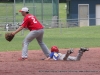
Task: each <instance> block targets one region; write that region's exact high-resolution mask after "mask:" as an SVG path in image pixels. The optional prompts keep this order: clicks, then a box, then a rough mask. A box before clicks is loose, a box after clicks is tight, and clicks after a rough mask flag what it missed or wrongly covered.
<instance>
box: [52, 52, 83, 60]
mask: <svg viewBox="0 0 100 75" xmlns="http://www.w3.org/2000/svg"><path fill="white" fill-rule="evenodd" d="M55 55H57V56H58V60H63V58H64V57H65V55H66V54H62V53H56V54H54V57H53V59H54V60H55V59H57V58H55V57H56V56H55ZM82 55H83V52H82V51H79V52H78V55H77V56H76V57H74V56H68V58H67V59H66V60H72V61H76V60H80V59H81V57H82Z"/></svg>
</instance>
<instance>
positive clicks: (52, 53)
mask: <svg viewBox="0 0 100 75" xmlns="http://www.w3.org/2000/svg"><path fill="white" fill-rule="evenodd" d="M53 55H54V52H51V53H50V56H49V57H48V58H46V59H45V60H52V58H53Z"/></svg>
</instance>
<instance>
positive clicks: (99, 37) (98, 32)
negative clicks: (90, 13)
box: [0, 26, 100, 51]
mask: <svg viewBox="0 0 100 75" xmlns="http://www.w3.org/2000/svg"><path fill="white" fill-rule="evenodd" d="M28 32H29V31H28V30H26V31H24V35H23V36H21V32H20V33H18V34H17V35H16V36H15V38H14V39H13V41H12V42H7V41H6V40H5V38H4V34H5V32H4V31H1V32H0V34H2V36H0V51H11V50H13V51H14V50H21V49H22V41H23V39H24V37H25V36H26V35H27V34H28ZM99 41H100V26H90V27H81V28H79V27H76V28H62V29H59V28H54V29H45V34H44V42H45V43H46V45H47V46H48V47H49V48H50V47H51V46H53V45H57V46H58V47H59V48H79V47H100V42H99ZM38 49H41V48H40V47H39V45H38V43H37V41H36V40H34V41H32V42H31V43H30V45H29V50H38Z"/></svg>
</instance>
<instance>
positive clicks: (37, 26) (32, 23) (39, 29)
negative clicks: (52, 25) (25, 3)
mask: <svg viewBox="0 0 100 75" xmlns="http://www.w3.org/2000/svg"><path fill="white" fill-rule="evenodd" d="M19 12H21V14H22V16H24V19H23V22H22V24H21V26H20V27H19V28H18V29H17V30H16V31H14V32H12V34H13V35H15V34H16V33H18V32H19V31H21V30H22V29H23V28H27V29H29V30H30V32H29V34H28V35H27V36H26V37H25V39H24V41H23V48H22V57H21V58H19V60H25V59H27V58H28V45H29V43H30V42H31V41H32V40H33V39H35V38H36V40H37V42H38V44H39V45H40V47H41V48H42V51H43V52H44V54H45V55H46V57H48V56H49V54H50V51H49V49H48V47H47V46H46V45H45V44H44V42H43V34H44V29H43V26H42V24H41V23H40V22H39V21H38V20H37V18H36V17H35V16H34V15H32V14H29V9H28V8H27V7H23V8H22V9H21V10H20V11H19Z"/></svg>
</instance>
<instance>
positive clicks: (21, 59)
mask: <svg viewBox="0 0 100 75" xmlns="http://www.w3.org/2000/svg"><path fill="white" fill-rule="evenodd" d="M26 59H27V58H22V57H21V58H19V59H18V60H20V61H23V60H26Z"/></svg>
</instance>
